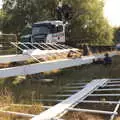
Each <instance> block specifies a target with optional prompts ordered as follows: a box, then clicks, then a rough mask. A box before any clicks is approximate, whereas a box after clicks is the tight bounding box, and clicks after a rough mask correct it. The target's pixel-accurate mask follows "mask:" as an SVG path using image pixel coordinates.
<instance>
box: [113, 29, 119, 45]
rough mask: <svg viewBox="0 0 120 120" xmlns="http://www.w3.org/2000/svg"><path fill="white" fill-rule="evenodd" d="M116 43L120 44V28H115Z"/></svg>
mask: <svg viewBox="0 0 120 120" xmlns="http://www.w3.org/2000/svg"><path fill="white" fill-rule="evenodd" d="M114 42H115V43H120V27H116V28H114Z"/></svg>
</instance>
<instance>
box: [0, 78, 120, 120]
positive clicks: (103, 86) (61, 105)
mask: <svg viewBox="0 0 120 120" xmlns="http://www.w3.org/2000/svg"><path fill="white" fill-rule="evenodd" d="M119 82H120V79H99V80H93V81H92V82H90V83H86V82H78V83H72V84H68V85H67V86H65V87H63V90H62V93H64V94H63V95H64V96H65V95H66V94H65V91H67V92H70V93H71V92H72V93H73V94H71V96H70V97H68V98H67V97H66V99H54V98H53V99H41V100H36V101H44V102H51V101H52V102H55V103H57V102H58V104H56V105H55V106H53V107H52V106H43V107H44V108H46V109H48V110H46V111H44V112H43V113H41V114H40V115H32V114H25V113H16V112H10V111H2V110H1V111H0V112H3V113H7V114H15V115H17V116H24V117H28V118H30V117H32V119H31V120H38V119H39V120H56V119H57V120H60V119H61V117H62V116H63V115H64V114H65V113H67V112H71V111H72V112H88V113H94V114H96V113H97V114H104V115H108V116H110V117H109V120H114V118H115V117H116V116H117V115H118V110H119V107H120V100H119V99H118V100H116V101H109V100H101V101H100V100H90V99H89V97H97V95H96V94H95V92H101V91H102V92H106V91H110V93H108V94H106V97H109V96H112V97H113V98H114V97H115V96H116V95H117V96H120V95H119V94H116V93H115V92H114V90H115V88H112V86H109V87H108V85H113V84H116V83H119ZM85 84H86V85H85ZM83 85H85V86H84V87H83ZM68 86H69V87H68ZM78 86H80V87H81V86H82V88H80V89H74V88H72V87H76V88H77V87H78ZM69 90H70V91H69ZM104 90H105V91H104ZM112 90H113V91H112ZM116 90H117V92H118V91H119V92H120V85H118V86H117V88H116ZM111 91H112V93H111ZM93 95H94V96H93ZM50 96H52V97H53V95H50ZM54 96H55V95H54ZM59 96H60V95H59ZM99 96H103V93H101V94H99ZM82 103H85V104H91V106H92V104H99V105H100V104H108V105H109V104H110V105H111V104H113V105H115V108H114V110H113V111H108V110H100V108H98V109H96V110H93V109H84V108H83V109H82V108H78V107H77V105H78V104H79V106H80V105H81V104H82Z"/></svg>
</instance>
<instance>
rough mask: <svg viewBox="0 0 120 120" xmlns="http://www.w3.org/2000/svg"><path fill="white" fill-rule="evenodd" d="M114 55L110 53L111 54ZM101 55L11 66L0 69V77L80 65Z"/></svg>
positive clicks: (90, 61) (101, 56)
mask: <svg viewBox="0 0 120 120" xmlns="http://www.w3.org/2000/svg"><path fill="white" fill-rule="evenodd" d="M113 55H116V53H112V54H111V56H113ZM103 57H104V56H103V55H96V56H88V57H83V58H76V59H63V60H54V61H48V62H42V63H37V64H30V65H24V66H19V67H11V68H4V69H0V78H6V77H13V76H18V75H30V74H36V73H40V72H48V71H52V70H56V69H63V68H69V67H74V66H80V65H83V64H90V63H92V61H93V59H97V58H103Z"/></svg>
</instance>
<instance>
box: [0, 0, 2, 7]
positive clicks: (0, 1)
mask: <svg viewBox="0 0 120 120" xmlns="http://www.w3.org/2000/svg"><path fill="white" fill-rule="evenodd" d="M1 7H2V0H0V8H1Z"/></svg>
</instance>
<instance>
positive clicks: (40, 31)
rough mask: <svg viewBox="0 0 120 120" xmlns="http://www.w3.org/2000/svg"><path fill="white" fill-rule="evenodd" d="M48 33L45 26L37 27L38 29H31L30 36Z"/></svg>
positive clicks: (48, 30)
mask: <svg viewBox="0 0 120 120" xmlns="http://www.w3.org/2000/svg"><path fill="white" fill-rule="evenodd" d="M49 33H50V29H49V28H48V27H47V26H39V27H33V28H32V35H36V34H49Z"/></svg>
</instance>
